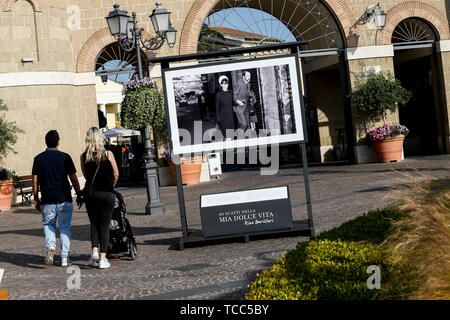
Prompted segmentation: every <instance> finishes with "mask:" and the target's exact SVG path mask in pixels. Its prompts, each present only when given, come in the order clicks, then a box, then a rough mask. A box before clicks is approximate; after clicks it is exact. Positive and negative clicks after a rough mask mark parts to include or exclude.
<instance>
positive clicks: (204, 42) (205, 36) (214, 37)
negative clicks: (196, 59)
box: [197, 24, 225, 52]
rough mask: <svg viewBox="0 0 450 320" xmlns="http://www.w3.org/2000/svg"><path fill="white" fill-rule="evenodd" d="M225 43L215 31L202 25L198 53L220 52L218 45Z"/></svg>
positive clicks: (223, 38) (222, 37) (223, 37)
mask: <svg viewBox="0 0 450 320" xmlns="http://www.w3.org/2000/svg"><path fill="white" fill-rule="evenodd" d="M224 41H225V36H224V35H223V34H222V33H221V32H219V31H216V30H213V29H211V28H209V27H208V25H206V24H203V25H202V29H201V30H200V36H199V38H198V46H197V51H198V52H210V51H217V50H220V46H218V45H219V44H222V43H223V42H224Z"/></svg>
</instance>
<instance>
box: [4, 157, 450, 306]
mask: <svg viewBox="0 0 450 320" xmlns="http://www.w3.org/2000/svg"><path fill="white" fill-rule="evenodd" d="M449 168H450V155H443V156H432V157H417V158H410V159H407V160H405V161H402V162H399V163H390V164H381V163H380V164H367V165H358V166H353V165H339V166H338V165H329V166H312V167H310V184H311V196H312V208H313V215H314V224H315V229H316V233H319V232H322V231H324V230H328V229H330V228H333V227H337V226H339V225H341V224H342V223H344V222H346V221H348V220H351V219H353V218H355V217H357V216H359V215H362V214H364V213H366V212H367V211H369V210H373V209H376V208H379V207H383V206H384V205H385V204H386V202H385V200H384V199H385V197H386V196H389V195H390V194H391V191H392V190H393V189H394V188H396V187H398V186H401V185H406V184H408V183H409V182H411V177H408V176H409V175H410V176H412V177H415V178H417V179H429V178H440V179H449V178H450V171H449ZM393 170H394V171H393ZM282 185H289V186H290V194H291V203H292V207H293V218H294V220H302V219H306V217H307V212H306V205H305V195H304V182H303V175H302V169H301V168H298V167H291V168H283V169H281V170H280V171H279V173H278V174H277V175H276V176H261V175H259V171H258V170H241V171H237V172H228V173H226V174H224V175H223V178H222V179H221V180H219V181H213V182H207V183H202V184H199V185H194V186H186V187H184V195H185V199H186V210H187V219H188V224H189V227H190V228H194V229H195V228H197V229H200V228H201V224H200V214H199V198H200V195H201V194H207V193H218V192H225V191H235V190H245V189H255V188H265V187H271V186H282ZM118 190H119V191H120V192H122V194H123V195H124V197H125V200H126V203H127V209H128V214H129V219H130V223H131V225H132V227H133V231H134V233H135V235H136V238H137V243H138V257H137V260H135V261H131V260H129V259H128V258H126V257H124V258H120V259H114V260H111V268H110V269H107V270H99V269H95V268H91V267H89V266H88V259H89V250H90V240H89V221H88V218H87V215H86V213H85V211H84V208H82V209H81V210H78V209H75V210H74V215H73V223H72V243H71V251H72V252H71V254H72V260H73V262H74V265H76V266H78V267H79V268H80V272H81V287H80V289H72V290H69V289H68V287H67V281H68V279H69V277H70V276H71V275H72V274H69V273H67V271H68V270H67V269H66V268H62V267H60V266H59V257H57V258H56V261H55V265H54V266H52V267H48V266H45V265H44V264H43V262H44V253H45V249H44V237H43V229H42V225H41V215H40V214H39V213H38V212H37V211H35V210H34V209H32V208H30V207H15V208H14V209H13V210H10V211H5V212H1V213H0V268H3V269H5V274H4V277H3V281H2V282H1V284H0V287H2V288H6V289H8V290H9V294H10V299H11V300H16V299H26V300H30V299H33V300H34V299H48V300H57V299H170V300H175V299H201V300H203V299H242V298H243V297H244V296H245V293H246V292H247V285H249V284H250V283H251V282H252V281H253V280H254V279H255V278H256V274H257V273H259V272H261V271H262V270H264V269H269V268H270V267H271V266H272V265H273V263H274V262H275V261H276V260H277V259H278V258H279V257H280V256H281V255H282V254H283V253H284V252H286V250H289V249H293V248H295V246H296V244H297V243H298V242H299V241H306V240H308V238H306V237H283V238H271V239H265V240H252V241H250V242H249V243H243V242H238V241H236V242H230V241H226V242H223V243H214V244H212V245H206V246H199V247H190V248H186V249H185V250H184V251H178V250H177V242H178V239H179V238H180V236H181V227H180V217H179V213H178V198H177V191H176V187H174V186H173V187H163V188H161V198H162V201H163V202H164V203H165V204H166V213H165V214H163V215H154V216H148V215H145V210H144V208H145V203H146V193H145V187H144V186H131V185H130V186H123V187H120V188H118Z"/></svg>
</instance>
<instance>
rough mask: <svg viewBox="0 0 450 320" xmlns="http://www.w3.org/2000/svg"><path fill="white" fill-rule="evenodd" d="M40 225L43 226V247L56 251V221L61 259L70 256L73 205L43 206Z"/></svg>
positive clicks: (65, 203) (68, 203) (69, 203)
mask: <svg viewBox="0 0 450 320" xmlns="http://www.w3.org/2000/svg"><path fill="white" fill-rule="evenodd" d="M41 209H42V223H43V224H44V234H45V246H46V247H47V249H49V248H55V249H56V235H55V228H56V220H58V225H59V233H60V239H59V242H60V245H61V257H62V258H67V257H69V256H70V223H71V222H72V212H73V205H72V203H71V202H64V203H58V204H43V205H41Z"/></svg>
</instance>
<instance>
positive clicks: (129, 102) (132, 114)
mask: <svg viewBox="0 0 450 320" xmlns="http://www.w3.org/2000/svg"><path fill="white" fill-rule="evenodd" d="M120 118H121V124H122V126H124V127H125V128H128V129H134V130H139V129H141V128H143V127H145V126H146V125H149V126H151V127H153V128H154V129H157V128H161V127H165V126H166V113H165V111H164V96H163V94H162V92H160V91H159V90H158V89H157V88H149V87H142V88H139V89H137V90H133V91H128V92H127V93H126V95H125V97H124V99H123V101H122V105H121V112H120Z"/></svg>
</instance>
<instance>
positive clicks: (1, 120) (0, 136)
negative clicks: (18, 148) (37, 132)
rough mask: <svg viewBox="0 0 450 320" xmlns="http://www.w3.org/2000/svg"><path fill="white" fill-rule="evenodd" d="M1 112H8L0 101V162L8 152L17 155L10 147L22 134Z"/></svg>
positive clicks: (0, 100)
mask: <svg viewBox="0 0 450 320" xmlns="http://www.w3.org/2000/svg"><path fill="white" fill-rule="evenodd" d="M3 112H8V107H7V106H6V104H4V102H3V100H2V99H0V162H2V160H3V159H4V158H5V157H6V156H7V155H8V153H9V152H13V153H17V152H15V151H14V149H13V148H12V146H13V145H14V144H15V143H16V142H17V135H18V134H19V133H23V131H22V130H21V129H19V128H18V127H17V126H16V124H15V122H9V121H8V120H7V119H6V117H5V114H4V113H3Z"/></svg>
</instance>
